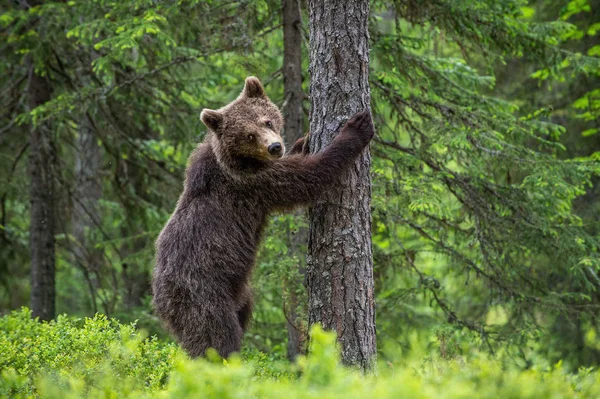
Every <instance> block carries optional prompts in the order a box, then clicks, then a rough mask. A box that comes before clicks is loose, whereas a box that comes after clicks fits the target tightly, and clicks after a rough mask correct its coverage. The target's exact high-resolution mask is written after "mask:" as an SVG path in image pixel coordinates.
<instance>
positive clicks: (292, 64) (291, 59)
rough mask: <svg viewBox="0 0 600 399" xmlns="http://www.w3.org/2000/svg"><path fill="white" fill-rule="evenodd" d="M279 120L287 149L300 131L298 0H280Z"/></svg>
mask: <svg viewBox="0 0 600 399" xmlns="http://www.w3.org/2000/svg"><path fill="white" fill-rule="evenodd" d="M283 93H284V102H283V107H282V111H283V119H284V121H285V128H284V130H285V131H284V138H285V140H286V141H287V144H288V148H292V145H293V144H294V143H295V142H296V140H298V139H299V138H300V137H302V136H303V135H304V132H303V130H302V99H303V98H304V93H303V92H302V20H301V17H300V3H299V0H283Z"/></svg>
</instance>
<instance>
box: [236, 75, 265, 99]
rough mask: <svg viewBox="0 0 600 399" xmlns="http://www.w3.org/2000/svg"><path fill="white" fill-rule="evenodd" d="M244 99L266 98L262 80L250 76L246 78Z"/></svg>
mask: <svg viewBox="0 0 600 399" xmlns="http://www.w3.org/2000/svg"><path fill="white" fill-rule="evenodd" d="M242 97H245V98H260V97H265V90H264V89H263V87H262V84H261V83H260V80H258V78H256V77H254V76H248V77H247V78H246V84H245V85H244V90H243V91H242Z"/></svg>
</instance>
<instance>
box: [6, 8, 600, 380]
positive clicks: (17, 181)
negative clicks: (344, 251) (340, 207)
mask: <svg viewBox="0 0 600 399" xmlns="http://www.w3.org/2000/svg"><path fill="white" fill-rule="evenodd" d="M286 4H287V5H286ZM286 7H287V11H288V12H287V13H285V12H284V10H286ZM290 9H292V11H291V12H290ZM294 10H296V12H294ZM298 14H299V16H300V18H299V19H298ZM284 16H285V18H288V19H287V20H286V19H285V18H284ZM284 26H292V27H293V28H294V29H296V30H297V32H299V36H298V38H297V40H295V41H294V40H287V41H286V43H285V45H284V35H283V30H284V29H283V28H284ZM369 28H370V40H371V44H370V45H371V53H370V59H371V64H370V86H371V93H372V100H371V103H372V112H373V115H374V121H375V126H376V130H377V135H376V137H375V139H374V141H373V143H372V145H371V153H372V156H373V163H372V170H371V174H372V179H373V202H372V220H373V224H372V228H373V237H372V238H373V255H374V278H375V290H376V325H377V340H378V350H379V358H380V360H382V361H388V362H392V363H393V362H395V361H396V359H399V358H401V357H402V356H405V355H406V354H409V353H410V351H411V350H412V349H413V348H416V347H421V348H423V347H425V348H434V349H435V350H436V351H438V352H439V353H440V354H441V356H443V357H445V358H452V357H456V356H460V355H464V352H465V351H468V350H470V348H474V349H476V350H480V351H486V352H489V353H492V354H501V355H502V356H503V358H504V359H505V361H507V362H510V363H512V364H514V365H515V366H517V367H519V368H522V369H527V368H529V367H531V366H532V365H533V364H546V365H551V364H554V363H555V362H557V361H559V360H562V361H563V365H564V366H565V367H566V368H568V369H570V370H577V369H578V368H580V367H582V366H598V365H599V364H600V339H599V338H598V335H599V334H600V321H599V319H598V314H599V310H600V274H599V273H600V252H599V251H600V197H599V194H600V184H599V183H600V181H599V179H598V173H599V172H600V133H599V129H600V120H599V117H600V80H599V74H600V60H599V58H598V56H599V55H600V44H599V43H600V41H599V40H598V38H599V37H600V2H599V1H596V0H573V1H570V2H569V1H550V0H534V1H531V2H529V3H526V2H524V1H520V0H503V1H492V0H481V1H472V0H426V1H416V0H375V1H372V2H371V16H370V24H369ZM307 29H308V17H307V11H306V5H305V4H303V3H302V2H300V3H298V2H297V1H288V0H283V2H281V1H279V0H261V1H249V0H248V1H247V0H240V1H231V0H223V1H221V0H213V1H184V0H181V1H154V0H132V1H111V0H94V1H91V0H90V1H45V2H42V1H39V2H38V1H35V0H27V1H25V0H23V1H12V2H11V1H4V2H2V3H1V4H0V39H1V40H0V92H1V97H0V313H2V314H6V313H9V312H10V311H11V310H13V309H18V308H20V307H22V306H28V307H29V306H32V301H36V300H38V299H40V298H42V299H43V298H51V297H52V296H53V295H55V301H56V302H55V303H56V308H55V309H45V310H44V311H43V312H42V313H39V314H38V315H39V316H41V317H42V318H44V319H51V318H54V317H55V316H56V315H57V314H62V313H66V314H67V315H70V316H93V315H94V314H96V313H97V312H100V313H103V314H106V315H107V316H109V317H114V318H116V319H118V320H120V321H122V322H130V321H133V320H139V321H138V326H139V327H142V328H144V329H146V330H148V331H149V333H150V334H152V335H154V334H157V335H158V336H159V337H161V338H164V339H168V337H167V336H166V334H165V332H164V331H163V329H162V328H161V327H160V324H159V323H158V320H157V319H156V318H155V317H154V316H153V314H152V309H151V307H150V297H151V293H150V286H149V281H150V276H151V272H152V269H153V262H154V261H153V259H154V241H155V239H156V237H157V235H158V233H159V231H160V229H161V228H162V226H163V224H164V223H165V222H166V221H167V219H168V217H169V215H170V212H172V210H173V209H174V206H175V203H176V201H177V198H178V196H179V194H180V192H181V189H182V181H183V171H184V168H185V166H186V160H187V157H188V155H189V154H190V152H191V151H192V150H193V148H194V147H195V146H196V145H197V143H199V142H200V141H202V139H203V137H204V135H205V133H206V129H205V128H204V126H203V125H202V124H201V122H200V121H199V113H200V110H201V109H202V108H204V107H207V108H213V109H215V108H219V107H221V106H222V105H224V104H226V103H228V102H229V101H231V100H233V99H234V98H235V97H236V96H237V95H238V94H239V92H240V90H241V88H242V86H243V82H244V79H245V77H246V76H249V75H255V76H258V77H259V78H260V79H261V80H262V82H263V84H264V85H265V88H266V91H267V93H268V95H269V96H270V98H271V99H272V100H273V101H274V102H275V103H276V104H278V105H279V106H280V107H282V108H283V110H284V113H285V115H286V118H287V120H288V128H287V129H286V131H285V132H284V134H285V140H286V143H287V144H288V145H289V144H291V143H293V141H294V139H295V138H297V137H299V136H301V135H303V134H304V132H305V131H306V130H307V129H308V128H307V126H308V120H307V117H308V109H309V107H310V104H309V101H308V87H309V74H308V49H307V46H308V32H307ZM284 52H287V57H295V58H293V59H296V60H301V65H302V66H301V68H296V70H295V71H294V70H293V68H291V69H290V68H284ZM284 86H286V87H285V90H284ZM290 115H299V116H297V117H296V119H295V120H294V121H292V119H290V118H291V117H290ZM306 230H307V223H306V221H305V216H304V214H302V213H297V214H292V215H275V216H274V217H273V218H272V222H271V224H270V227H269V229H268V231H267V235H266V239H265V242H264V245H263V247H262V250H261V252H260V255H259V259H258V262H257V267H256V270H255V273H254V276H253V281H254V284H253V286H254V289H255V298H256V307H255V312H254V318H253V322H252V327H251V331H250V332H249V333H248V334H247V335H246V337H245V340H244V346H245V351H256V350H259V351H263V352H266V353H269V354H270V356H273V357H279V358H285V357H286V356H289V357H290V358H293V357H294V356H295V355H296V354H298V353H302V352H303V350H304V347H305V342H306V336H307V329H308V326H307V310H306V306H307V305H306V288H305V286H304V283H303V281H304V277H303V265H304V264H305V254H306V243H305V240H306V234H307V233H306ZM32 267H33V268H34V271H35V273H41V274H39V275H38V276H37V280H36V281H37V283H36V284H34V285H33V286H32V284H31V276H32ZM35 273H34V274H35ZM53 287H55V291H54V288H53ZM36 298H37V299H36ZM34 308H35V306H34Z"/></svg>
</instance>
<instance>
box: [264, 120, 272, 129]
mask: <svg viewBox="0 0 600 399" xmlns="http://www.w3.org/2000/svg"><path fill="white" fill-rule="evenodd" d="M265 125H267V127H268V128H269V129H271V128H272V127H273V123H271V121H266V122H265Z"/></svg>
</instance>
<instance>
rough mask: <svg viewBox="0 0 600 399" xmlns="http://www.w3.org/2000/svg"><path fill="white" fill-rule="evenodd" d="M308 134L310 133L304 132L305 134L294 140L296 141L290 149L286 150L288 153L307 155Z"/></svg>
mask: <svg viewBox="0 0 600 399" xmlns="http://www.w3.org/2000/svg"><path fill="white" fill-rule="evenodd" d="M309 134H310V133H306V136H304V137H302V138H299V139H298V140H296V142H295V143H294V145H293V146H292V149H291V150H290V151H289V152H288V155H294V154H302V155H308V140H309Z"/></svg>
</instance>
